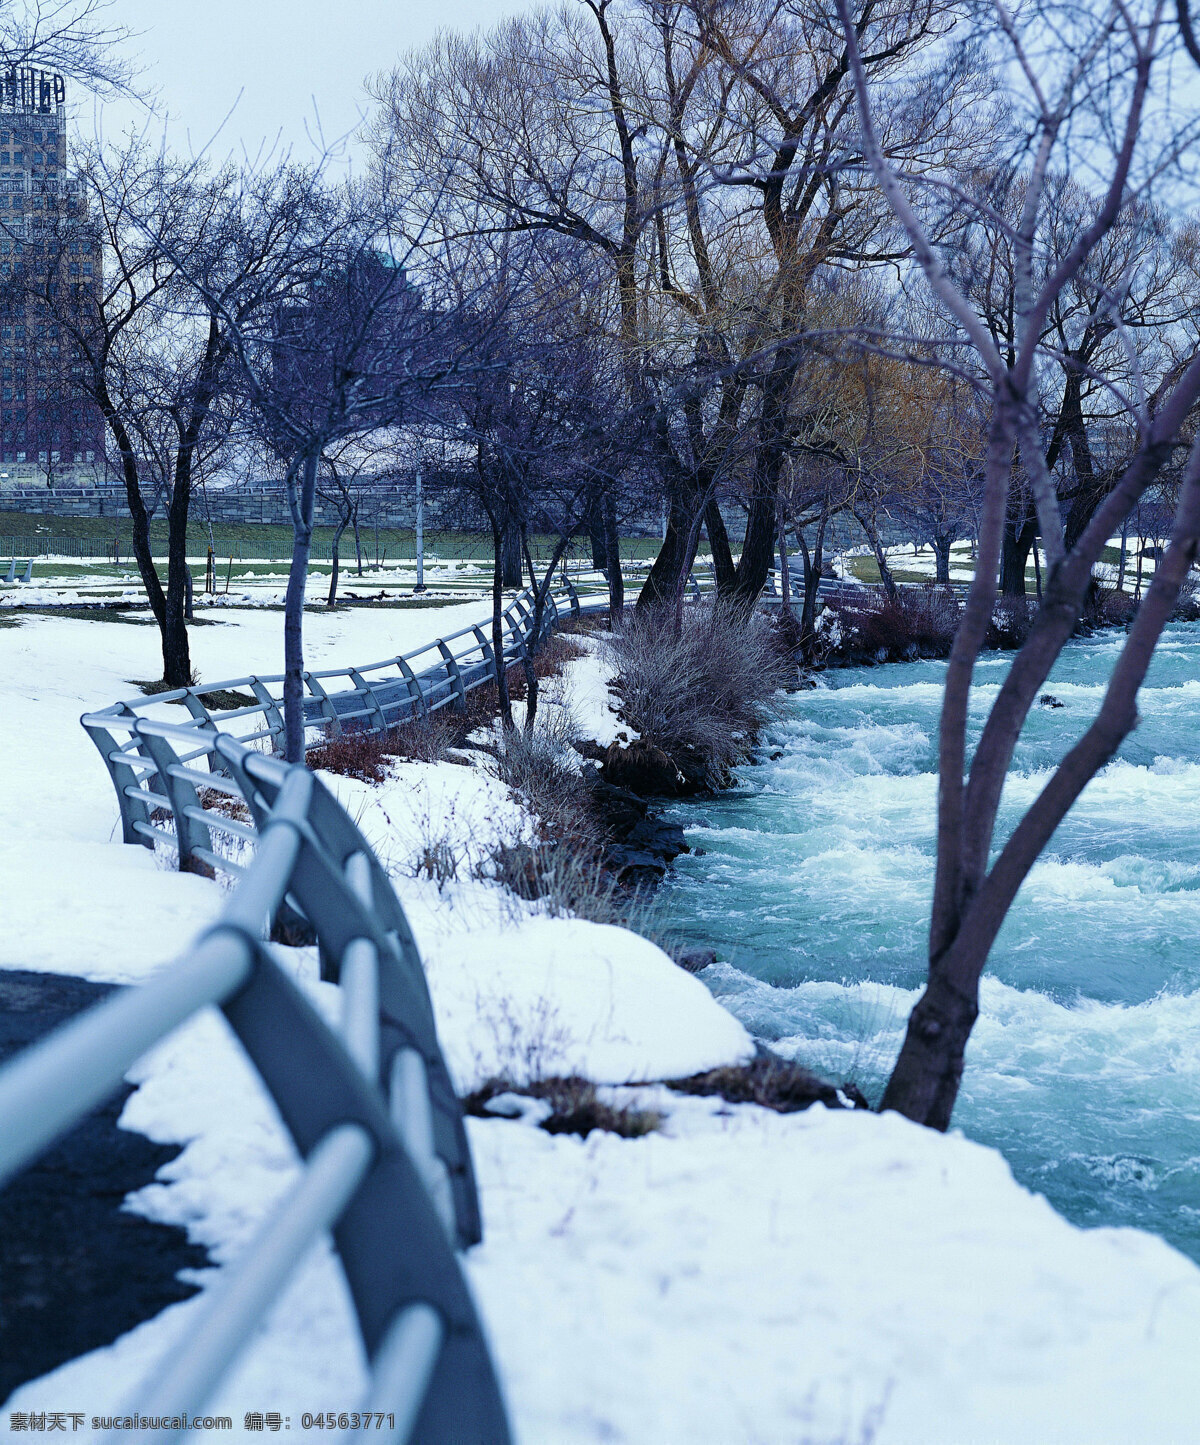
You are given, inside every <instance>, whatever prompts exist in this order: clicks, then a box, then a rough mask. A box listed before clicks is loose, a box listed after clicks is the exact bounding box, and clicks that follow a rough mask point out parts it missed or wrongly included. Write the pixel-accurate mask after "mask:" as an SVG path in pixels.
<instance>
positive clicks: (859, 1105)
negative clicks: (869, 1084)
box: [842, 1083, 871, 1109]
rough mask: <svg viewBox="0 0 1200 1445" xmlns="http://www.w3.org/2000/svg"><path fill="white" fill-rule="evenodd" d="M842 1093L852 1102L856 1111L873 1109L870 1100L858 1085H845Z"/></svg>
mask: <svg viewBox="0 0 1200 1445" xmlns="http://www.w3.org/2000/svg"><path fill="white" fill-rule="evenodd" d="M842 1093H843V1094H845V1096H846V1098H847V1099H849V1100H850V1102H851V1103H852V1104H853V1105H854V1107H855V1108H856V1109H869V1108H870V1107H871V1101H870V1099H868V1098H867V1096H866V1094H864V1093H863V1091H862V1090H861V1089H860V1088H859V1087H858V1085H857V1084H853V1083H845V1084H843V1085H842Z"/></svg>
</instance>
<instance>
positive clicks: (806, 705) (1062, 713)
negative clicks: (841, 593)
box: [662, 624, 1200, 1259]
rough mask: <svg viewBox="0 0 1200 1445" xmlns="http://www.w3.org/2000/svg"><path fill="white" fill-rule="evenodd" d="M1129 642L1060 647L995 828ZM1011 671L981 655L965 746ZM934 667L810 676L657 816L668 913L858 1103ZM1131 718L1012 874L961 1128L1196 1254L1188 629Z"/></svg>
mask: <svg viewBox="0 0 1200 1445" xmlns="http://www.w3.org/2000/svg"><path fill="white" fill-rule="evenodd" d="M1122 640H1123V639H1122V638H1121V637H1119V636H1116V635H1106V636H1103V637H1101V638H1098V639H1089V640H1085V641H1079V642H1074V643H1072V644H1070V645H1069V647H1068V648H1067V649H1066V652H1065V653H1064V656H1063V658H1062V659H1061V660H1060V663H1059V665H1058V667H1057V668H1056V670H1055V673H1054V675H1053V676H1052V678H1051V680H1050V681H1049V682H1048V683H1047V685H1046V693H1047V694H1050V695H1052V696H1053V698H1054V699H1055V700H1056V701H1058V702H1060V703H1061V704H1062V706H1061V707H1051V706H1040V707H1037V708H1035V710H1034V712H1033V714H1032V715H1031V717H1030V719H1029V723H1028V725H1027V727H1026V729H1025V733H1024V734H1023V736H1022V738H1021V741H1020V743H1019V745H1018V748H1017V752H1016V756H1015V759H1014V771H1013V774H1012V775H1011V777H1010V779H1009V781H1008V784H1007V785H1006V788H1005V793H1004V797H1003V800H1002V806H1001V817H1000V828H999V832H998V837H1002V836H1003V835H1004V834H1005V833H1006V832H1007V831H1008V829H1010V828H1011V827H1012V826H1013V824H1014V823H1015V821H1016V819H1017V818H1018V817H1019V815H1020V813H1021V811H1022V810H1023V809H1024V808H1025V807H1027V806H1028V804H1029V803H1030V802H1031V801H1032V800H1033V798H1034V797H1035V796H1036V795H1037V793H1038V791H1039V790H1040V789H1041V787H1042V786H1044V784H1045V782H1046V780H1047V778H1048V776H1049V772H1050V769H1051V768H1052V767H1053V766H1054V765H1055V763H1056V762H1057V760H1058V759H1059V758H1060V757H1061V756H1062V754H1063V753H1064V752H1065V751H1066V749H1067V748H1068V747H1069V746H1070V745H1071V743H1072V742H1073V741H1074V739H1075V738H1076V737H1077V736H1078V735H1079V733H1080V732H1081V731H1082V730H1083V729H1084V728H1085V727H1086V726H1087V725H1088V723H1089V721H1090V720H1091V718H1092V717H1093V716H1094V714H1095V711H1096V708H1097V707H1098V705H1099V702H1100V699H1101V697H1102V693H1103V687H1104V683H1105V680H1106V678H1107V674H1108V671H1109V669H1110V668H1111V666H1112V663H1113V662H1114V660H1115V658H1116V655H1117V652H1118V650H1119V646H1120V643H1121V641H1122ZM1008 664H1009V659H1008V658H1007V657H1004V656H1002V655H999V654H992V655H989V656H988V657H986V658H984V659H983V660H982V662H981V665H980V668H979V671H978V674H977V677H978V685H977V686H976V688H975V689H974V692H973V696H972V707H971V729H972V731H971V741H972V743H973V742H974V740H975V739H976V738H977V737H978V733H979V729H980V728H981V727H982V724H983V720H984V718H985V716H986V708H987V706H988V705H989V704H990V702H991V700H992V699H993V698H994V697H995V694H996V691H997V689H998V687H999V686H1000V683H1001V682H1002V680H1003V676H1004V673H1005V670H1006V669H1007V667H1008ZM942 674H943V665H942V664H939V663H913V664H903V665H898V666H892V667H887V668H876V669H863V670H853V671H844V672H838V673H834V674H830V675H829V676H828V678H827V682H828V685H827V686H825V687H822V688H819V689H817V690H816V691H813V692H808V693H802V694H798V695H796V696H795V697H793V698H792V699H791V700H790V702H789V704H788V709H787V715H786V716H785V717H784V718H783V719H782V720H781V721H780V722H779V724H778V725H777V726H776V727H774V728H773V729H772V731H771V735H770V736H769V738H767V739H765V741H764V746H763V748H762V750H761V761H760V762H759V764H758V765H757V766H754V767H749V768H746V769H745V770H743V773H742V775H741V779H740V783H741V786H740V787H739V788H738V790H736V791H735V792H733V793H730V794H727V795H724V796H722V797H720V798H718V799H715V800H711V801H709V802H707V803H705V804H703V805H687V806H682V805H681V806H680V807H679V808H677V809H676V810H675V811H674V816H675V817H677V818H678V819H679V821H682V822H683V823H684V824H685V826H686V827H687V828H688V830H689V839H690V841H691V843H692V846H693V848H695V849H696V850H697V852H696V853H694V854H693V855H692V856H691V857H688V858H683V859H680V860H679V864H678V866H677V872H676V874H675V876H674V878H673V879H672V880H671V881H670V882H669V883H668V885H667V886H666V888H665V889H664V892H663V895H662V898H663V903H664V905H665V906H666V908H667V909H668V912H669V915H670V919H669V921H670V923H671V924H672V926H674V927H675V928H676V930H677V931H678V932H680V933H682V934H683V935H685V936H686V937H688V938H694V939H696V940H697V941H703V942H704V943H707V944H712V945H713V946H715V947H716V948H717V949H718V952H719V953H720V954H721V955H722V956H723V958H724V959H725V961H724V962H722V963H721V964H719V965H717V966H716V967H714V968H710V969H708V970H706V971H705V973H704V974H703V975H702V977H703V978H704V979H705V981H706V982H707V983H708V984H709V987H710V988H712V990H713V992H714V993H715V994H716V995H717V996H718V997H720V998H721V1000H722V1002H724V1003H725V1004H726V1005H727V1006H728V1007H729V1008H730V1009H731V1010H732V1011H733V1012H734V1013H735V1014H736V1015H737V1016H738V1017H739V1018H740V1019H741V1020H742V1022H743V1023H745V1024H746V1026H747V1027H748V1028H749V1029H750V1030H751V1031H752V1032H754V1033H755V1034H756V1035H757V1036H759V1037H760V1038H762V1039H764V1040H767V1041H769V1042H770V1043H771V1045H772V1047H774V1048H776V1049H777V1050H779V1051H780V1052H783V1053H786V1054H789V1055H791V1056H794V1057H796V1058H798V1059H801V1060H803V1061H805V1062H808V1063H810V1064H812V1065H814V1066H816V1067H818V1068H821V1069H824V1070H826V1071H828V1072H830V1073H832V1074H834V1075H837V1076H841V1077H854V1078H855V1079H856V1080H857V1081H858V1082H860V1084H862V1085H863V1086H864V1087H865V1088H866V1090H867V1092H868V1093H869V1094H873V1095H874V1096H875V1097H877V1096H878V1093H879V1090H880V1089H881V1088H882V1085H883V1081H884V1079H885V1077H886V1073H887V1070H888V1068H889V1067H890V1065H891V1062H892V1060H893V1059H894V1057H895V1053H896V1049H897V1048H898V1046H899V1042H900V1039H901V1037H902V1033H903V1028H904V1021H905V1019H906V1017H907V1015H908V1012H909V1010H910V1009H911V1007H912V1004H913V1002H914V1001H915V999H916V997H917V996H918V990H919V988H920V986H921V983H922V980H923V973H924V963H923V956H924V944H925V936H926V931H927V928H928V912H929V899H930V889H931V880H932V866H933V806H934V800H935V778H934V774H933V767H934V759H935V749H936V732H937V722H938V714H939V710H940V705H941V679H942ZM1139 715H1140V718H1141V721H1140V723H1139V726H1138V729H1137V731H1136V732H1135V734H1134V735H1133V736H1132V737H1131V738H1130V739H1129V740H1128V741H1127V743H1126V745H1125V746H1124V747H1123V748H1122V750H1121V753H1120V755H1119V756H1118V758H1117V759H1115V760H1114V762H1113V763H1111V764H1110V765H1109V767H1108V768H1106V769H1105V770H1104V772H1103V773H1102V774H1101V775H1100V776H1099V777H1098V778H1097V779H1095V780H1094V781H1093V783H1092V784H1091V785H1090V786H1089V787H1088V789H1087V790H1086V791H1085V793H1084V795H1083V797H1082V798H1081V799H1080V801H1079V803H1078V804H1077V805H1076V808H1075V809H1074V811H1073V812H1072V814H1071V815H1070V816H1069V817H1068V819H1067V820H1066V822H1065V823H1064V825H1063V826H1062V828H1060V829H1059V831H1058V833H1057V834H1056V835H1055V837H1054V839H1053V840H1052V842H1051V846H1050V849H1049V851H1048V852H1047V854H1046V855H1045V856H1044V857H1043V858H1042V859H1041V860H1039V862H1038V864H1037V865H1036V867H1035V868H1034V870H1033V872H1032V873H1031V875H1030V877H1029V878H1028V880H1027V881H1026V884H1025V886H1024V887H1023V889H1022V891H1021V894H1020V896H1019V897H1018V899H1017V902H1016V905H1015V906H1014V908H1013V910H1012V913H1011V915H1010V917H1009V919H1008V921H1007V923H1006V924H1005V927H1004V929H1003V931H1002V932H1001V935H1000V938H999V939H998V940H997V944H996V947H995V948H994V950H993V953H992V958H991V960H990V963H989V971H988V975H987V977H986V978H985V980H984V986H983V994H982V1003H983V1008H982V1014H981V1018H980V1021H979V1023H978V1025H977V1027H976V1030H975V1033H974V1035H973V1036H972V1040H971V1044H970V1048H969V1051H968V1056H967V1069H966V1074H965V1077H964V1083H963V1089H962V1094H961V1096H960V1100H959V1105H958V1108H957V1111H956V1113H955V1124H956V1126H958V1127H961V1128H962V1129H964V1130H965V1131H966V1133H968V1134H969V1135H971V1136H972V1137H974V1138H977V1139H980V1140H981V1141H983V1142H985V1143H989V1144H993V1145H995V1146H997V1147H999V1148H1000V1149H1002V1150H1003V1152H1004V1153H1005V1155H1006V1156H1007V1157H1008V1159H1009V1162H1010V1163H1011V1165H1012V1168H1013V1170H1014V1173H1015V1174H1016V1175H1017V1177H1018V1178H1019V1179H1021V1180H1022V1182H1024V1183H1025V1184H1027V1185H1028V1186H1029V1187H1031V1188H1034V1189H1037V1190H1039V1191H1040V1192H1043V1193H1045V1194H1046V1196H1047V1197H1048V1198H1049V1199H1050V1201H1051V1202H1052V1203H1053V1204H1055V1206H1056V1207H1058V1208H1059V1209H1060V1210H1062V1211H1063V1212H1064V1213H1065V1214H1066V1215H1067V1216H1068V1217H1069V1218H1071V1219H1073V1220H1075V1221H1076V1222H1078V1223H1081V1224H1137V1225H1140V1226H1142V1227H1145V1228H1149V1229H1153V1230H1156V1231H1157V1232H1159V1233H1160V1234H1162V1235H1163V1236H1164V1237H1166V1238H1167V1239H1169V1240H1170V1241H1171V1242H1172V1243H1174V1244H1176V1245H1177V1246H1179V1247H1180V1248H1182V1249H1184V1250H1185V1251H1186V1252H1188V1253H1189V1254H1191V1255H1192V1256H1193V1257H1194V1258H1197V1259H1200V949H1197V939H1198V938H1200V823H1198V821H1197V820H1198V819H1200V626H1196V625H1186V624H1184V625H1178V626H1175V627H1173V628H1171V629H1170V630H1169V632H1168V633H1167V635H1166V637H1165V638H1164V640H1163V644H1162V646H1161V648H1160V650H1159V654H1158V656H1157V657H1156V658H1155V661H1154V664H1153V666H1152V668H1151V672H1150V675H1149V677H1148V679H1147V686H1146V687H1145V688H1143V690H1142V693H1141V695H1140V698H1139Z"/></svg>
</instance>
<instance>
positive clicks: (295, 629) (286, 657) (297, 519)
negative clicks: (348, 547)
mask: <svg viewBox="0 0 1200 1445" xmlns="http://www.w3.org/2000/svg"><path fill="white" fill-rule="evenodd" d="M320 456H321V448H320V447H319V446H316V447H313V448H310V450H309V451H308V452H307V453H306V455H305V456H304V457H303V458H302V459H301V463H300V465H301V478H300V486H299V490H298V491H297V489H296V481H295V477H294V476H291V477H289V478H288V491H289V496H288V502H289V504H290V505H291V511H292V561H291V566H290V568H289V570H288V583H287V591H286V592H285V594H284V599H283V725H284V734H285V739H286V743H285V754H284V755H285V757H286V758H287V760H288V762H289V763H302V762H303V761H304V592H305V588H306V586H307V584H308V559H309V556H310V555H311V552H312V519H313V506H314V504H315V501H316V494H317V464H318V462H319V460H320Z"/></svg>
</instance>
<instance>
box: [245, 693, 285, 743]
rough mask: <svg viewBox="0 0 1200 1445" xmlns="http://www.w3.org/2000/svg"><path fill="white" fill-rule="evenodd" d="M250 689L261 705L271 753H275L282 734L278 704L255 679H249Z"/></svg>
mask: <svg viewBox="0 0 1200 1445" xmlns="http://www.w3.org/2000/svg"><path fill="white" fill-rule="evenodd" d="M250 687H251V689H252V690H253V692H254V696H255V697H256V698H257V699H258V700H259V702H260V703H262V709H263V717H265V718H266V720H267V726H268V727H269V728H270V730H271V751H272V752H273V753H277V752H278V751H279V746H278V744H279V739H280V738H281V737H283V734H284V726H283V714H282V713H281V712H280V711H279V704H278V703H277V702H276V700H275V699H274V698H273V697H272V696H271V693H270V690H269V689H268V687H267V685H266V683H265V682H260V681H259V680H258V678H257V677H252V678H251V679H250Z"/></svg>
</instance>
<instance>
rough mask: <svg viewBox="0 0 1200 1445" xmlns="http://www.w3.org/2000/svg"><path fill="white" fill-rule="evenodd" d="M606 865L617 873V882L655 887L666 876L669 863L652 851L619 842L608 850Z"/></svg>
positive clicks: (633, 886) (632, 886)
mask: <svg viewBox="0 0 1200 1445" xmlns="http://www.w3.org/2000/svg"><path fill="white" fill-rule="evenodd" d="M604 862H605V865H606V866H607V867H608V868H609V869H610V870H611V871H612V872H613V873H615V874H616V875H617V882H618V883H623V884H624V885H625V887H626V888H644V887H651V888H653V887H655V886H656V885H657V884H659V883H661V882H662V880H663V878H664V877H665V876H666V872H667V865H666V864H665V863H664V862H663V860H662V859H661V858H655V857H654V855H653V854H651V853H639V852H636V851H635V850H634V849H632V848H623V847H622V846H621V845H620V844H619V843H618V844H617V845H616V846H615V847H612V848H610V849H609V850H608V852H607V853H606V854H605V858H604Z"/></svg>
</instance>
